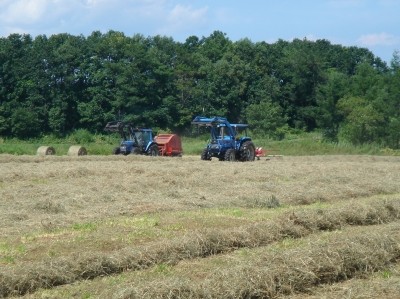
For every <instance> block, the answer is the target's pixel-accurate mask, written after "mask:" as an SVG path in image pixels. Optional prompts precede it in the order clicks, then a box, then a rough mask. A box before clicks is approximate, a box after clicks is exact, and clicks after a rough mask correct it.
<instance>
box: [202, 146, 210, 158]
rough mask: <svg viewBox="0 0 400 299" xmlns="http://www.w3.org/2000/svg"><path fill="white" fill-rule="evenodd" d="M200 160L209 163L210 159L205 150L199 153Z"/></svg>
mask: <svg viewBox="0 0 400 299" xmlns="http://www.w3.org/2000/svg"><path fill="white" fill-rule="evenodd" d="M200 158H201V160H206V161H211V157H210V155H209V154H208V149H207V148H205V149H203V151H202V152H201V156H200Z"/></svg>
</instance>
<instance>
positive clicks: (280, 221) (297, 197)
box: [0, 155, 400, 297]
mask: <svg viewBox="0 0 400 299" xmlns="http://www.w3.org/2000/svg"><path fill="white" fill-rule="evenodd" d="M399 162H400V158H398V157H354V156H351V157H349V156H346V157H285V158H282V159H279V160H278V159H276V160H274V159H271V160H270V161H268V162H266V161H259V162H254V163H223V162H218V161H215V162H214V161H211V162H209V163H205V162H204V161H200V160H199V158H198V157H186V156H184V157H182V158H180V159H175V158H167V157H159V158H158V157H147V156H91V155H89V156H85V157H74V156H49V157H42V156H35V157H27V156H15V157H13V158H12V159H10V156H8V155H7V156H5V155H4V156H2V155H0V163H1V164H0V198H1V199H2V201H1V203H0V204H1V205H0V209H1V211H0V212H1V213H0V237H1V239H0V242H3V240H6V242H7V241H8V240H10V238H11V237H10V236H15V237H13V240H14V239H15V240H17V239H20V238H22V237H23V236H26V235H37V234H41V233H42V229H45V231H46V230H47V229H49V230H51V231H55V232H57V231H59V230H63V229H67V231H68V229H69V228H70V226H71V224H81V223H87V222H91V221H94V222H97V221H98V222H104V221H105V219H114V218H115V217H120V216H121V215H125V216H126V217H136V216H139V215H141V214H142V215H143V214H144V213H152V212H157V213H160V215H163V214H162V213H163V211H168V210H172V211H188V210H194V211H201V210H205V209H208V208H211V209H220V208H221V209H225V208H228V209H229V208H235V209H239V210H240V209H244V210H246V209H247V208H249V207H250V208H252V209H253V208H269V207H271V203H272V202H271V199H272V198H275V200H276V201H277V202H279V203H281V207H280V208H279V210H281V211H282V215H281V216H279V217H277V218H276V219H275V220H273V221H268V220H265V219H264V220H265V221H264V220H260V219H258V220H254V221H247V222H246V223H249V222H253V223H252V224H247V225H241V226H240V227H239V226H238V227H233V226H231V227H230V228H229V229H227V228H226V227H225V229H224V228H221V227H215V228H213V229H209V230H207V229H205V230H197V229H196V230H191V229H189V230H187V231H186V230H184V231H185V232H186V234H185V235H181V236H178V237H174V238H171V239H169V240H163V239H161V240H158V239H157V238H154V239H150V241H148V242H147V243H146V242H144V243H140V244H139V245H137V244H133V245H132V244H130V245H129V248H128V245H127V244H125V245H121V244H123V243H122V242H121V243H119V244H117V245H121V246H119V247H118V246H115V244H114V243H113V242H114V241H112V240H111V239H114V238H110V239H109V240H107V242H105V241H98V240H94V241H95V242H93V243H94V244H93V246H98V247H97V248H95V250H91V249H92V247H90V245H89V248H90V250H87V249H88V247H84V249H82V248H81V247H80V244H81V243H79V242H78V243H77V242H76V241H75V239H74V238H72V237H71V239H68V234H67V235H65V236H63V238H67V239H66V241H68V242H66V243H61V244H67V243H68V244H69V245H68V246H71V247H68V249H66V250H65V251H63V250H60V257H59V258H56V257H53V258H50V257H49V256H47V258H46V257H44V256H46V253H47V251H46V250H42V251H43V253H38V252H36V255H37V256H35V253H34V252H33V253H32V252H30V251H27V252H26V253H25V254H24V255H25V256H26V258H25V260H23V259H18V258H16V261H15V263H9V264H7V263H6V264H5V265H4V267H3V265H1V268H2V271H1V273H0V297H1V296H2V295H1V294H3V296H8V295H10V294H24V293H26V292H32V291H35V290H37V289H38V288H52V287H53V286H56V285H60V284H69V283H71V282H75V281H79V280H83V279H87V278H95V277H98V276H104V275H109V274H115V273H120V272H123V271H128V270H142V269H146V268H148V267H151V266H154V265H157V264H162V263H165V264H169V265H174V264H177V263H179V262H180V261H182V260H190V259H193V258H202V257H208V256H210V255H216V254H221V253H224V254H227V253H229V252H232V251H234V250H235V249H238V248H243V247H247V248H256V247H260V246H269V245H270V244H273V242H279V241H281V240H283V239H286V238H289V239H292V238H303V237H306V236H311V235H312V234H314V233H318V232H320V231H334V230H340V229H343V228H346V227H348V226H350V225H378V226H379V225H381V224H382V223H390V222H392V221H398V219H399V215H400V208H399V202H400V201H399V200H398V197H397V198H395V197H394V196H396V194H399V193H400V184H399V182H400V163H399ZM376 194H377V195H381V194H393V195H392V197H394V199H393V200H388V201H384V200H382V198H379V199H378V200H377V201H376V203H375V204H372V203H371V202H372V200H371V201H369V203H367V204H362V203H361V199H362V198H363V197H366V196H373V195H376ZM346 201H349V203H348V205H346V204H344V203H345V202H346ZM310 203H320V204H321V208H315V207H314V208H311V209H307V206H306V205H307V204H310ZM330 203H334V204H335V205H336V208H332V207H331V206H330ZM298 204H301V205H300V206H298ZM302 205H305V206H302ZM325 205H326V207H325ZM276 206H279V205H276ZM316 206H318V205H316ZM355 206H357V209H354V207H355ZM303 207H304V209H303ZM286 211H287V212H286ZM177 221H178V220H177ZM370 227H371V226H370ZM371 230H375V228H372V227H371ZM46 232H47V231H46ZM99 233H101V232H99ZM52 238H54V240H53V239H52V240H51V241H54V242H58V241H59V240H58V239H57V238H58V237H57V235H55V236H53V237H52ZM116 239H118V236H116ZM6 242H5V243H6ZM98 242H104V243H101V244H100V245H98V244H96V243H98ZM43 244H44V245H43ZM43 244H39V245H41V246H45V245H46V244H49V243H43ZM34 245H35V246H38V245H37V244H34ZM113 246H115V248H117V249H116V250H112V249H110V247H112V248H113ZM123 246H127V248H123ZM100 247H103V248H104V249H103V250H101V249H99V248H100ZM38 248H41V249H43V248H45V247H39V246H38V247H34V248H33V249H38ZM105 248H107V250H106V249H105ZM121 248H122V249H121ZM83 250H85V252H84V251H83ZM293 254H295V253H293ZM27 260H29V264H24V261H27ZM237 270H240V269H237ZM232 271H235V270H234V269H233V270H232ZM172 285H174V284H172ZM176 286H177V287H178V289H179V290H181V291H183V290H184V287H189V289H190V290H193V286H190V285H189V286H188V285H187V284H186V283H184V284H183V285H182V286H179V285H176ZM164 291H165V289H163V290H162V292H164ZM133 293H134V292H133ZM133 293H132V294H133ZM4 294H6V295H4ZM164 294H165V293H164Z"/></svg>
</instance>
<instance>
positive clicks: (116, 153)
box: [112, 146, 121, 155]
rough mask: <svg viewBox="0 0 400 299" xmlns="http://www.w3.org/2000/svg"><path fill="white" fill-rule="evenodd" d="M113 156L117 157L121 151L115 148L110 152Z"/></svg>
mask: <svg viewBox="0 0 400 299" xmlns="http://www.w3.org/2000/svg"><path fill="white" fill-rule="evenodd" d="M112 153H113V155H119V154H120V153H121V149H120V148H119V146H117V147H115V148H114V149H113V151H112Z"/></svg>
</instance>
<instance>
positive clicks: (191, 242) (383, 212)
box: [0, 199, 400, 296]
mask: <svg viewBox="0 0 400 299" xmlns="http://www.w3.org/2000/svg"><path fill="white" fill-rule="evenodd" d="M399 219H400V201H399V200H398V199H393V200H384V201H383V200H382V201H380V202H375V203H370V204H369V205H359V206H358V208H357V210H354V209H352V205H349V204H347V205H343V206H341V207H337V208H336V207H329V208H325V209H317V210H310V209H308V210H302V211H297V210H295V211H292V212H290V213H284V214H283V215H282V216H279V217H278V218H277V219H274V220H270V221H261V222H256V223H254V224H251V225H246V226H242V227H237V228H232V229H226V230H222V229H219V230H216V229H213V230H204V231H189V232H188V233H187V234H186V235H184V236H182V237H176V238H174V239H171V240H169V241H168V242H166V241H163V242H153V243H150V244H145V245H141V246H136V247H134V248H125V249H122V250H117V251H115V252H113V253H112V254H99V253H96V252H95V253H93V254H92V253H91V252H86V253H80V254H79V255H72V256H65V257H62V258H49V259H48V260H46V261H41V262H35V263H31V264H30V265H25V266H24V265H18V266H14V265H12V266H6V267H3V272H2V273H1V274H0V296H10V295H22V294H25V293H28V292H34V291H36V290H37V289H39V288H51V287H54V286H57V285H62V284H70V283H73V282H75V281H79V280H85V279H93V278H96V277H99V276H104V275H110V274H116V273H121V272H124V271H128V270H143V269H146V268H149V267H151V266H153V265H156V264H163V263H164V264H168V265H174V264H177V263H178V262H180V261H182V260H189V259H193V258H202V257H208V256H211V255H216V254H220V253H227V252H231V251H234V250H236V249H238V248H244V247H247V248H257V247H261V246H266V245H270V244H272V243H273V242H277V241H282V240H284V239H286V238H301V237H305V236H309V235H312V234H313V233H317V232H320V231H326V230H328V231H331V230H338V229H343V228H345V227H349V226H351V225H364V226H365V225H373V224H382V223H390V222H393V221H398V220H399Z"/></svg>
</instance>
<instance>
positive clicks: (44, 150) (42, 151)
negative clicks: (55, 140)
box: [36, 145, 56, 156]
mask: <svg viewBox="0 0 400 299" xmlns="http://www.w3.org/2000/svg"><path fill="white" fill-rule="evenodd" d="M36 154H37V155H39V156H51V155H55V154H56V150H55V149H54V147H52V146H47V145H43V146H39V148H38V149H37V152H36Z"/></svg>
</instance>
